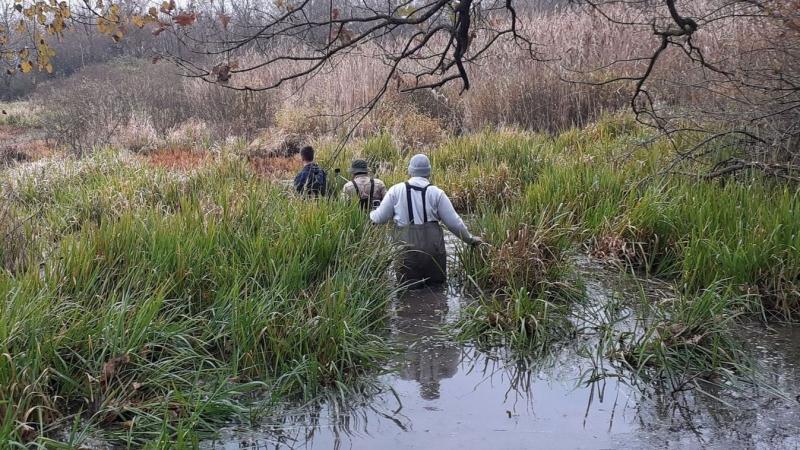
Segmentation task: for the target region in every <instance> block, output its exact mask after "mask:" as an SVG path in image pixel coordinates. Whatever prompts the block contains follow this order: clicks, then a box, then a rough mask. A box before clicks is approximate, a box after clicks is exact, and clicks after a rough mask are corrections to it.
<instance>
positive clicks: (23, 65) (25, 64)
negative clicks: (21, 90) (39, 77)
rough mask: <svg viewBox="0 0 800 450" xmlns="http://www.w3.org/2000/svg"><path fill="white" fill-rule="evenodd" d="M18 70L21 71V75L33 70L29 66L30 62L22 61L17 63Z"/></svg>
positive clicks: (31, 65) (31, 66) (30, 65)
mask: <svg viewBox="0 0 800 450" xmlns="http://www.w3.org/2000/svg"><path fill="white" fill-rule="evenodd" d="M19 70H21V71H22V73H28V72H30V71H31V70H33V64H31V62H30V61H22V62H21V63H19Z"/></svg>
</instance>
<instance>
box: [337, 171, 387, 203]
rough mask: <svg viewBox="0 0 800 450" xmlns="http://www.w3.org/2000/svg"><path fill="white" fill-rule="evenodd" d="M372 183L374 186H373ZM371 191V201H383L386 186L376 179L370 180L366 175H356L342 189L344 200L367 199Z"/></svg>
mask: <svg viewBox="0 0 800 450" xmlns="http://www.w3.org/2000/svg"><path fill="white" fill-rule="evenodd" d="M373 183H374V186H373ZM370 191H372V199H373V200H383V197H384V196H386V185H385V184H384V183H383V181H381V180H379V179H378V178H370V177H369V176H367V175H357V176H356V177H355V178H353V180H352V181H348V182H347V183H346V184H345V185H344V188H343V189H342V195H343V196H344V197H345V198H360V199H364V198H369V195H370Z"/></svg>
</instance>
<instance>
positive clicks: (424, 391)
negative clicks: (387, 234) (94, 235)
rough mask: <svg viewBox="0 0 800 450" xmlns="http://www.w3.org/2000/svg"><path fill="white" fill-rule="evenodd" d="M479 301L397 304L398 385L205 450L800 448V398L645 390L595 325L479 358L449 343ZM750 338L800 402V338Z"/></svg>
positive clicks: (610, 287)
mask: <svg viewBox="0 0 800 450" xmlns="http://www.w3.org/2000/svg"><path fill="white" fill-rule="evenodd" d="M451 253H452V251H451ZM591 270H592V269H591V268H584V271H585V272H586V273H587V274H588V275H587V283H586V285H587V292H588V294H589V296H590V297H591V298H592V299H593V300H594V304H591V305H586V308H589V309H590V310H591V312H592V314H591V315H592V316H594V317H595V318H597V319H599V320H600V322H606V323H609V322H613V323H619V324H620V326H625V323H626V322H624V321H621V322H620V321H618V320H611V318H612V317H611V316H616V315H618V314H619V311H612V310H608V311H606V309H608V308H610V307H611V306H613V303H614V302H612V301H611V300H610V299H611V297H612V294H614V293H615V292H614V291H616V290H619V288H620V283H619V282H617V281H615V280H614V279H613V277H612V276H611V275H609V274H607V273H602V272H601V273H594V274H593V273H592V272H591ZM593 275H594V276H595V278H596V279H597V280H592V279H591V276H593ZM621 295H623V296H624V295H625V294H624V293H622V294H621ZM466 301H467V300H466V299H464V298H463V297H462V296H461V295H460V293H459V292H458V291H457V290H455V288H454V287H452V286H450V287H441V288H438V289H433V288H426V289H422V290H417V291H412V292H410V293H408V294H407V295H405V296H403V297H401V298H398V299H395V300H394V301H393V311H394V313H393V318H392V322H391V330H390V340H391V341H392V342H393V343H394V344H395V345H396V346H398V347H399V348H401V349H402V351H401V352H400V353H399V354H398V356H397V357H396V358H395V359H394V360H393V361H391V363H390V365H389V367H388V369H389V373H388V374H386V375H383V376H380V377H375V378H373V379H368V380H365V383H364V386H363V387H361V388H359V389H356V392H355V393H353V394H350V395H347V396H345V397H344V398H343V397H342V396H338V395H332V396H331V397H330V398H327V399H323V400H321V401H317V402H314V403H312V404H309V405H295V406H294V407H291V408H289V407H287V409H285V410H283V411H282V412H281V413H280V414H276V415H275V416H274V417H273V418H271V419H270V420H268V421H266V422H265V423H264V424H263V425H262V427H260V428H259V429H246V430H237V429H233V428H232V429H229V430H227V431H226V432H224V433H223V434H224V436H227V438H224V439H223V440H222V443H221V444H220V443H219V442H216V443H210V444H209V445H206V447H213V448H226V449H243V448H247V449H255V448H259V449H260V448H265V449H266V448H276V449H277V448H320V449H330V448H337V449H338V448H397V449H400V448H403V449H405V448H443V449H450V448H531V447H542V448H630V449H633V448H636V449H638V448H681V449H682V448H725V449H726V450H728V449H738V448H795V449H796V448H798V447H800V415H799V413H798V410H800V403H798V401H797V400H800V397H799V398H798V399H797V400H795V399H793V398H778V397H776V396H775V395H774V393H770V392H759V391H738V393H737V391H731V390H726V389H724V388H722V389H721V388H718V387H712V386H709V387H707V390H708V394H710V395H701V394H699V393H697V392H679V393H674V392H672V391H671V390H669V389H664V388H661V387H659V386H657V385H654V386H650V387H649V389H646V390H645V389H642V387H641V386H639V387H638V388H636V387H632V385H633V384H635V383H636V378H635V377H633V376H632V374H631V373H623V372H619V371H618V370H617V368H615V367H613V365H611V364H609V362H608V361H607V359H606V355H605V354H604V352H603V350H602V346H600V345H598V344H597V342H596V337H593V336H592V334H591V329H592V328H593V327H595V326H600V325H601V324H600V323H598V324H594V323H592V322H590V321H586V322H581V323H580V324H579V325H580V328H581V329H583V330H584V331H583V332H581V333H579V335H578V336H576V338H575V339H574V340H573V341H571V342H569V343H566V345H565V346H563V347H561V348H554V349H552V352H550V353H548V354H547V355H544V356H542V355H536V357H532V355H528V356H530V357H528V358H525V357H523V356H524V355H519V354H513V353H511V352H509V351H507V350H503V349H498V350H496V351H494V352H492V353H485V352H479V351H476V350H475V349H474V348H472V347H470V346H468V345H467V346H464V345H461V344H459V343H456V342H453V341H452V340H451V339H450V338H449V337H448V336H446V335H445V334H444V330H443V328H444V326H445V325H446V324H448V323H452V322H453V321H454V319H455V318H456V317H457V316H458V315H459V313H460V308H461V307H462V306H463V304H464V302H466ZM606 316H608V317H606ZM742 336H743V338H744V340H746V341H750V342H753V343H755V348H756V349H757V352H758V353H757V354H756V355H754V356H755V357H756V359H757V360H759V361H761V362H762V364H763V365H764V366H765V370H767V371H768V372H769V373H773V374H775V375H774V377H773V379H772V380H770V381H771V382H772V384H773V385H774V386H775V387H776V388H778V389H779V390H781V391H783V392H787V393H791V395H792V397H793V396H795V395H800V386H799V385H800V372H798V371H799V370H800V369H799V368H800V346H798V343H800V330H798V329H793V328H789V329H785V330H780V331H765V330H763V329H761V328H757V329H754V330H751V331H748V330H743V332H742ZM645 391H646V392H645Z"/></svg>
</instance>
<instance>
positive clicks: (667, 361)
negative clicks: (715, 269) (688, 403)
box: [604, 286, 755, 392]
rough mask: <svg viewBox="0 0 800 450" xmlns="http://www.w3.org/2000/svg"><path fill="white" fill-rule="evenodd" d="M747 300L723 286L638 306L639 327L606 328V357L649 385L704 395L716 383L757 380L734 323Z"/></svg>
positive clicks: (730, 383) (731, 383)
mask: <svg viewBox="0 0 800 450" xmlns="http://www.w3.org/2000/svg"><path fill="white" fill-rule="evenodd" d="M745 307H747V301H745V300H744V299H741V298H737V297H735V296H733V295H731V293H726V292H724V290H723V288H722V287H721V286H714V287H712V288H709V289H706V290H704V291H702V292H701V293H700V294H699V295H695V296H685V295H678V296H674V297H669V298H665V299H663V300H660V301H656V302H651V301H649V300H644V301H643V303H642V304H640V305H638V309H637V315H638V318H637V320H636V323H635V326H634V327H633V328H632V329H630V330H627V331H618V330H615V329H614V327H608V328H606V331H607V332H610V333H608V334H607V337H606V340H605V342H604V344H605V346H606V347H605V349H606V352H607V353H606V355H607V356H608V357H610V358H611V359H612V361H614V362H616V363H617V364H620V365H621V366H622V367H623V368H625V369H627V370H630V371H632V372H633V373H635V374H636V375H637V377H638V379H639V380H643V381H645V382H647V383H649V384H651V385H652V384H653V383H665V384H666V385H667V386H669V388H670V389H671V390H672V391H673V392H674V391H680V390H685V389H689V388H696V389H700V390H701V391H702V390H703V389H704V388H706V387H707V385H708V384H709V383H710V384H717V385H724V384H727V385H736V384H739V383H740V382H741V381H753V380H754V374H755V371H754V367H753V365H752V363H751V362H750V360H749V358H748V356H747V354H746V353H745V351H744V349H743V346H742V343H741V342H739V341H738V340H737V339H736V337H735V334H734V331H733V330H734V325H735V322H736V320H737V318H738V317H739V315H741V314H742V312H743V311H744V308H745Z"/></svg>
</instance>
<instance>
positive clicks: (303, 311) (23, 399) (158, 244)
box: [0, 154, 396, 444]
mask: <svg viewBox="0 0 800 450" xmlns="http://www.w3.org/2000/svg"><path fill="white" fill-rule="evenodd" d="M96 158H99V159H97V160H93V161H89V162H86V163H84V162H81V163H75V164H76V166H75V167H74V169H75V171H74V172H70V173H69V174H68V176H63V177H59V175H58V174H53V176H52V178H51V179H44V178H42V177H40V176H39V175H37V174H34V175H33V176H31V177H29V178H24V177H23V179H20V180H19V183H18V184H17V185H16V186H15V187H14V189H15V192H17V193H18V197H19V198H20V200H19V201H18V207H20V208H22V209H26V208H27V209H28V211H30V212H31V214H33V215H34V216H35V219H34V220H33V221H32V224H31V226H30V228H29V231H28V233H29V234H30V235H31V237H35V238H37V239H38V241H39V245H37V246H32V247H31V248H30V249H29V251H30V252H31V255H30V257H31V258H32V259H33V260H36V261H41V262H42V264H41V265H39V264H36V265H34V266H33V267H32V268H31V269H30V270H28V271H25V272H22V273H16V274H12V273H11V272H2V273H0V295H2V304H0V306H2V312H1V313H0V354H2V355H4V357H3V358H0V380H2V382H0V424H2V425H0V440H2V441H3V442H6V441H7V442H25V441H27V440H31V439H33V440H38V441H39V442H40V443H41V442H45V441H44V440H46V439H48V436H52V435H53V433H54V432H55V430H56V429H57V428H59V427H65V426H67V425H69V424H70V423H72V422H73V421H79V422H81V423H82V424H83V425H82V426H83V427H84V428H85V427H89V428H97V429H101V430H102V434H101V435H103V436H105V437H107V438H110V439H112V440H114V441H122V442H127V443H136V444H140V443H144V442H149V441H151V440H153V439H167V440H170V441H171V440H176V439H179V440H183V441H184V442H191V441H192V440H193V439H197V438H199V437H202V436H204V435H206V434H208V433H213V432H214V431H216V430H217V429H218V428H219V427H220V426H221V424H222V423H226V422H228V421H229V420H231V419H232V418H237V419H239V420H248V419H249V418H250V417H251V415H252V410H251V408H252V398H251V397H252V395H251V394H253V393H255V392H258V393H260V396H259V397H261V398H266V399H269V398H275V399H283V398H286V396H298V395H299V396H306V397H310V396H312V395H315V393H316V392H317V391H318V390H319V388H320V387H324V386H333V387H337V386H338V387H340V388H341V387H342V386H346V385H347V384H348V383H349V382H350V381H352V380H355V379H356V378H357V377H358V376H359V375H360V374H363V373H365V372H366V371H369V370H371V369H375V368H377V367H379V365H380V363H381V361H382V360H383V358H384V357H385V356H386V355H387V353H388V348H387V346H386V343H385V341H384V337H383V335H382V330H383V321H384V319H385V316H386V314H387V311H386V306H387V302H388V300H389V298H390V297H391V296H392V295H393V293H394V292H395V290H396V287H395V286H394V285H393V284H392V282H391V280H390V279H389V278H388V277H387V276H386V270H387V268H388V265H389V263H390V261H391V257H392V254H391V251H392V250H391V249H389V248H387V247H385V246H379V245H374V244H373V243H374V242H379V241H381V239H382V234H381V231H380V230H379V229H374V228H372V227H370V226H368V225H367V223H366V221H365V219H364V216H363V212H361V211H359V210H358V208H357V206H355V205H350V204H337V203H334V202H323V201H320V202H311V201H309V202H305V201H301V200H299V199H294V198H292V197H291V196H289V195H287V194H286V193H285V192H283V191H281V190H280V189H278V188H276V187H273V186H271V185H269V184H267V183H264V182H263V181H261V180H260V179H258V178H256V177H255V176H254V175H252V174H251V173H250V172H249V171H248V169H247V168H246V166H244V164H243V163H241V162H238V161H225V160H223V161H221V162H219V163H218V164H216V165H214V166H212V167H210V168H207V169H204V170H203V171H200V172H197V173H194V174H191V175H189V176H188V177H184V178H182V177H177V176H173V175H169V174H166V173H163V172H160V171H158V170H154V169H150V168H146V167H144V166H140V165H137V164H135V163H131V161H124V160H122V159H115V158H113V157H110V156H109V155H102V154H101V155H98V156H96ZM84 164H85V166H84ZM78 181H80V182H78ZM187 439H188V441H187Z"/></svg>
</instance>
